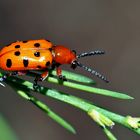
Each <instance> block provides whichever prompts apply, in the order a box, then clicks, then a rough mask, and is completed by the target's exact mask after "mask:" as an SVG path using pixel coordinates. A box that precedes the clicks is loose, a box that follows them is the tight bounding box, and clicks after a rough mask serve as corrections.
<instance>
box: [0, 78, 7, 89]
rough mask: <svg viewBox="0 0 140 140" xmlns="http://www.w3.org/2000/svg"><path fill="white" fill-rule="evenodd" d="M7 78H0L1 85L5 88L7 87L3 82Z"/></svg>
mask: <svg viewBox="0 0 140 140" xmlns="http://www.w3.org/2000/svg"><path fill="white" fill-rule="evenodd" d="M6 78H7V75H3V76H2V77H0V85H1V86H3V87H5V85H4V84H3V83H2V82H3V81H5V79H6Z"/></svg>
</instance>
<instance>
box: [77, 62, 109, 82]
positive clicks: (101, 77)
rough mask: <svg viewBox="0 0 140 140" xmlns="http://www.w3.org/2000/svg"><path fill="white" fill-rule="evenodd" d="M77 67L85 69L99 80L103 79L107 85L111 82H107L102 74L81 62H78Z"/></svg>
mask: <svg viewBox="0 0 140 140" xmlns="http://www.w3.org/2000/svg"><path fill="white" fill-rule="evenodd" d="M76 64H77V66H79V67H81V68H83V69H84V70H86V71H88V72H90V73H91V74H93V75H95V76H97V77H98V78H100V79H102V80H103V81H105V82H106V83H108V82H109V81H108V80H107V78H106V77H105V76H103V75H102V74H100V73H98V72H96V71H95V70H93V69H91V68H89V67H87V66H85V65H83V64H81V63H80V62H78V61H76Z"/></svg>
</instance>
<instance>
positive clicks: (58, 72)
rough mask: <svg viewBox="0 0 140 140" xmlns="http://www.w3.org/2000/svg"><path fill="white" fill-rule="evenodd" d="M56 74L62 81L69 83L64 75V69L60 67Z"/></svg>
mask: <svg viewBox="0 0 140 140" xmlns="http://www.w3.org/2000/svg"><path fill="white" fill-rule="evenodd" d="M56 74H57V76H58V78H59V79H60V80H63V81H67V79H66V77H65V76H63V75H62V69H61V68H60V67H57V68H56Z"/></svg>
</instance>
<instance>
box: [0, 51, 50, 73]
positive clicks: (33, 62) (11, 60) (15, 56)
mask: <svg viewBox="0 0 140 140" xmlns="http://www.w3.org/2000/svg"><path fill="white" fill-rule="evenodd" d="M51 64H52V53H51V52H50V51H49V50H48V49H42V50H40V49H35V50H29V49H27V50H24V49H16V50H12V51H9V52H5V53H4V54H2V55H1V56H0V68H2V69H4V70H8V71H18V70H38V69H45V68H47V67H48V66H49V65H51Z"/></svg>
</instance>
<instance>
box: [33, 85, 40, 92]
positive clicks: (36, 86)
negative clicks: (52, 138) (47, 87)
mask: <svg viewBox="0 0 140 140" xmlns="http://www.w3.org/2000/svg"><path fill="white" fill-rule="evenodd" d="M33 89H34V90H35V91H37V90H38V89H39V85H38V84H36V83H34V84H33Z"/></svg>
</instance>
